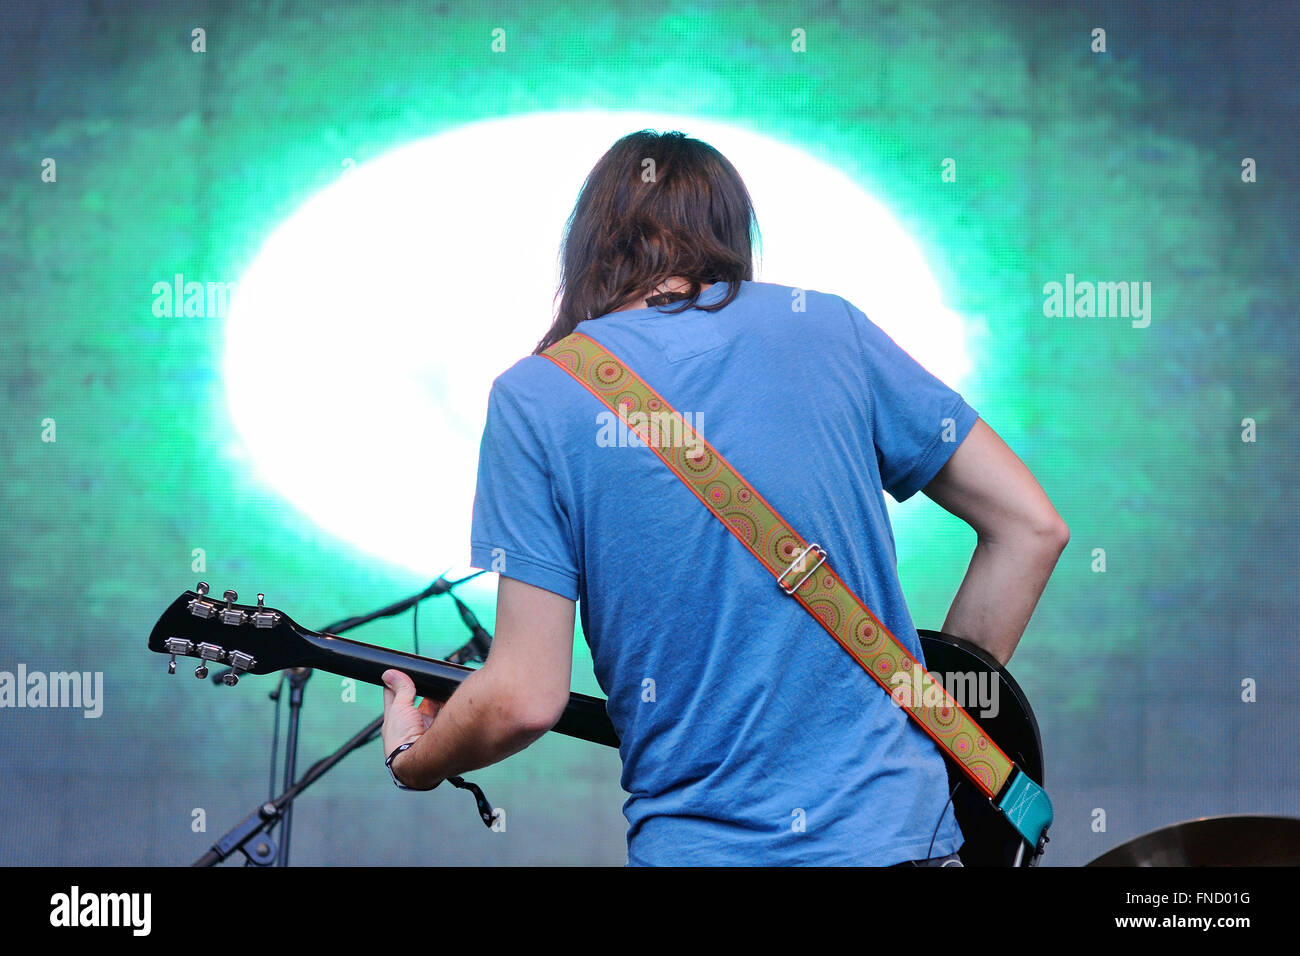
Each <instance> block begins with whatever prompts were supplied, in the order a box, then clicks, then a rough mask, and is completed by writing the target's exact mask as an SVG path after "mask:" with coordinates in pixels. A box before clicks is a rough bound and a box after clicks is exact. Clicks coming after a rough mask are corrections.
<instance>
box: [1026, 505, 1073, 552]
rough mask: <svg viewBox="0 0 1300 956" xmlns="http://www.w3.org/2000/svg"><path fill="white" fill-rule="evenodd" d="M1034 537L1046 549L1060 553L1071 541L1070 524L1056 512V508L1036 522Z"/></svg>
mask: <svg viewBox="0 0 1300 956" xmlns="http://www.w3.org/2000/svg"><path fill="white" fill-rule="evenodd" d="M1033 529H1034V538H1035V539H1036V540H1037V541H1039V542H1041V544H1042V546H1043V548H1044V550H1046V551H1050V552H1052V553H1053V554H1055V555H1058V556H1059V555H1060V553H1061V552H1062V551H1064V550H1065V546H1066V545H1067V544H1069V543H1070V526H1069V525H1067V524H1066V523H1065V519H1064V518H1062V517H1061V516H1060V515H1059V514H1057V513H1056V511H1055V509H1053V511H1052V512H1051V514H1048V515H1043V516H1041V517H1040V518H1039V519H1038V520H1037V521H1035V522H1034V525H1033Z"/></svg>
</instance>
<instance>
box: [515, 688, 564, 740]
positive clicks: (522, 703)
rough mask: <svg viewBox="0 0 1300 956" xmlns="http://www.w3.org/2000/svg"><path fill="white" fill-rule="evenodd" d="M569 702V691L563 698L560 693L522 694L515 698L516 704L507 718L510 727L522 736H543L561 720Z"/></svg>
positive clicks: (534, 737)
mask: <svg viewBox="0 0 1300 956" xmlns="http://www.w3.org/2000/svg"><path fill="white" fill-rule="evenodd" d="M568 703H569V695H568V693H567V692H566V693H565V694H564V697H563V699H560V698H559V696H558V695H547V696H540V695H537V694H535V693H534V694H523V695H520V696H518V697H516V698H515V702H514V706H512V707H511V708H510V710H509V716H508V718H507V720H508V723H509V725H510V729H511V730H512V731H513V732H514V734H515V735H517V736H519V737H521V738H526V737H531V738H533V739H536V738H538V737H541V736H542V735H543V734H545V733H546V732H547V731H548V730H550V729H551V728H552V727H554V726H555V725H556V724H557V723H558V722H559V720H560V717H561V716H562V715H563V713H564V708H565V707H566V706H567V705H568Z"/></svg>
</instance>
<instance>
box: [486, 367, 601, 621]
mask: <svg viewBox="0 0 1300 956" xmlns="http://www.w3.org/2000/svg"><path fill="white" fill-rule="evenodd" d="M546 452H547V450H546V448H545V447H544V446H543V444H542V442H541V440H540V438H539V437H538V433H537V430H536V428H535V427H534V423H533V422H531V421H530V420H529V418H528V416H527V415H526V413H525V409H524V407H523V405H522V403H521V402H520V401H519V400H518V399H517V398H516V397H515V396H514V395H512V394H511V393H510V391H509V389H507V388H506V387H505V386H503V385H502V383H501V380H500V379H498V380H497V381H496V382H494V383H493V385H492V392H491V394H490V395H489V397H488V413H487V424H486V425H485V426H484V428H483V441H482V443H481V445H480V447H479V459H478V485H477V487H476V489H475V492H474V513H473V520H472V524H471V528H470V564H471V565H472V566H473V567H476V568H486V569H487V570H489V571H495V572H497V573H499V574H501V575H503V576H504V577H508V578H514V579H516V580H518V581H523V582H524V583H525V584H531V585H533V586H535V587H539V588H544V589H545V590H547V591H552V592H554V593H556V594H559V595H561V596H562V597H566V598H569V599H570V600H574V601H576V600H577V599H578V563H577V559H576V556H575V549H574V545H573V532H572V527H571V526H570V524H569V519H568V516H567V515H566V513H565V509H564V507H563V506H562V503H561V498H560V495H559V494H558V489H557V487H556V485H557V480H556V476H555V474H554V473H553V469H552V468H551V465H550V460H549V456H548V455H547V453H546Z"/></svg>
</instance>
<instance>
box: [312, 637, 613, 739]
mask: <svg viewBox="0 0 1300 956" xmlns="http://www.w3.org/2000/svg"><path fill="white" fill-rule="evenodd" d="M304 636H306V637H307V640H308V642H309V643H310V644H311V645H312V646H313V647H314V648H316V653H315V654H310V655H307V658H306V659H305V660H303V662H302V663H303V664H304V665H305V666H308V667H317V668H320V669H321V670H324V671H328V672H330V673H331V674H338V675H339V676H341V677H351V678H354V679H355V680H361V681H365V682H366V683H367V684H379V685H382V684H383V680H382V678H381V675H382V674H383V673H384V671H386V670H388V669H389V668H394V669H396V670H399V671H402V672H403V673H404V674H407V675H409V676H410V678H411V680H413V681H414V682H415V689H416V690H417V691H418V692H419V693H420V696H421V697H432V698H433V699H434V700H439V701H444V700H446V699H447V698H448V697H450V696H451V695H452V693H453V692H454V691H455V690H456V688H457V687H459V686H460V685H461V684H462V683H464V681H465V678H466V677H468V676H469V675H470V674H472V673H474V669H473V668H471V667H465V666H463V665H461V664H452V663H449V662H447V661H436V660H432V659H431V658H428V657H417V656H416V655H415V654H407V653H405V652H404V651H395V650H391V649H390V648H387V647H378V646H376V645H374V644H363V643H361V642H360V641H353V640H349V639H348V638H346V637H338V636H336V635H333V634H316V633H312V634H309V635H304ZM551 729H552V730H553V731H554V732H555V733H558V734H564V735H565V736H567V737H576V738H577V739H578V740H586V741H590V742H591V743H594V744H604V745H605V746H607V747H618V735H617V734H616V733H615V732H614V725H613V724H611V723H610V721H609V715H608V714H607V713H606V712H605V702H604V701H603V700H601V699H600V698H598V697H588V696H587V695H586V694H573V693H571V694H569V703H568V705H567V706H566V707H565V708H564V713H563V714H561V715H560V719H559V721H558V722H557V723H556V725H555V726H554V727H552V728H551Z"/></svg>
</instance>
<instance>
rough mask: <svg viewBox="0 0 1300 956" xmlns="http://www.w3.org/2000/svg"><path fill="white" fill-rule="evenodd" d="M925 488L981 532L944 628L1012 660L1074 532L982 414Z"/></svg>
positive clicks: (991, 652) (937, 500)
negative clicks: (982, 417) (1048, 580)
mask: <svg viewBox="0 0 1300 956" xmlns="http://www.w3.org/2000/svg"><path fill="white" fill-rule="evenodd" d="M923 490H924V492H925V494H926V495H927V496H928V497H929V498H931V499H932V500H933V501H935V502H936V503H938V504H939V505H940V506H941V507H942V508H943V509H944V510H946V511H949V512H951V513H952V514H954V515H956V516H957V517H959V518H961V519H962V520H963V521H965V522H966V523H967V524H968V525H970V526H971V527H972V528H974V529H975V533H976V535H977V536H978V539H977V543H976V545H975V554H974V556H973V557H972V558H971V562H970V567H969V568H967V570H966V577H965V578H964V579H963V580H962V582H961V587H960V588H959V589H958V590H957V596H956V597H955V598H954V599H953V602H952V607H951V609H950V610H949V611H948V617H947V619H946V620H945V621H944V622H943V630H944V632H945V633H948V634H952V635H953V636H954V637H961V638H964V639H966V640H968V641H971V642H972V643H974V644H978V645H979V646H980V647H982V648H984V649H985V650H986V651H988V652H989V653H990V654H992V655H993V656H994V657H995V658H997V659H998V661H1000V662H1001V663H1003V664H1005V663H1006V662H1007V661H1008V660H1010V659H1011V655H1012V653H1013V652H1014V651H1015V649H1016V645H1017V644H1018V643H1019V642H1020V637H1021V635H1022V634H1024V631H1025V626H1026V625H1027V624H1028V623H1029V618H1030V615H1032V614H1033V613H1034V606H1035V605H1036V604H1038V598H1039V597H1040V596H1041V595H1042V593H1043V589H1044V588H1045V587H1046V586H1047V579H1048V578H1050V577H1051V575H1052V570H1053V568H1055V567H1056V559H1057V558H1059V557H1060V555H1061V552H1062V551H1063V550H1065V545H1066V544H1067V543H1068V542H1069V540H1070V530H1069V528H1067V527H1066V524H1065V522H1064V521H1063V520H1061V516H1060V515H1059V514H1057V513H1056V509H1055V508H1054V507H1052V503H1051V501H1049V500H1048V498H1047V494H1046V493H1045V492H1044V491H1043V489H1042V487H1041V486H1040V485H1039V484H1038V482H1037V481H1036V480H1035V478H1034V476H1033V475H1032V474H1030V472H1029V469H1028V468H1026V467H1025V465H1024V463H1023V462H1022V461H1021V460H1020V459H1019V458H1017V457H1016V454H1015V452H1013V451H1012V450H1011V449H1010V448H1008V447H1007V446H1006V444H1005V443H1004V442H1003V441H1002V439H1001V438H999V437H998V435H997V433H996V432H994V431H993V429H992V428H990V427H989V426H988V425H987V424H985V422H984V420H983V419H979V420H977V421H976V422H975V426H974V427H973V428H972V429H971V431H970V433H969V434H968V435H967V436H966V438H965V440H964V441H963V442H962V443H961V445H960V446H959V447H958V448H957V450H956V451H955V452H954V453H953V455H952V457H951V458H949V459H948V461H947V463H946V464H945V465H944V466H943V468H942V469H940V470H939V473H938V474H937V475H935V476H934V478H933V479H932V480H931V481H930V483H929V484H928V485H926V486H925V488H924V489H923Z"/></svg>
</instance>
